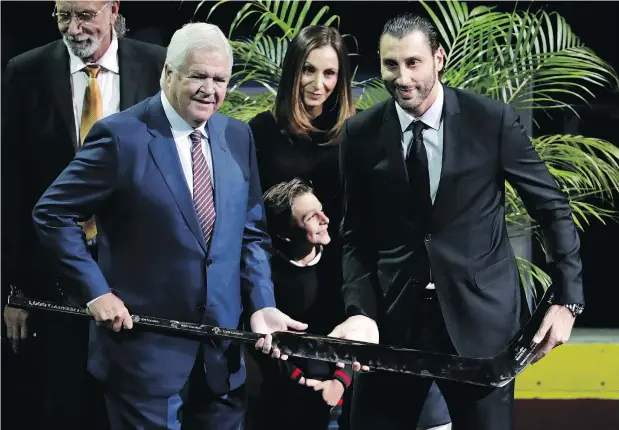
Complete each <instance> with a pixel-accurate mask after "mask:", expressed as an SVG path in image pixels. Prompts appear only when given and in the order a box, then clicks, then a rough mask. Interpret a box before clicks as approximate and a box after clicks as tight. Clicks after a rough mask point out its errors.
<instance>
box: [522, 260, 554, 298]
mask: <svg viewBox="0 0 619 430" xmlns="http://www.w3.org/2000/svg"><path fill="white" fill-rule="evenodd" d="M516 262H517V263H518V272H519V274H520V283H521V285H523V286H524V287H525V292H526V293H527V295H529V294H532V295H533V296H534V297H533V299H537V292H538V290H540V289H541V291H546V290H547V289H548V287H550V285H551V284H552V280H551V279H550V276H548V274H547V273H546V272H544V271H543V270H542V269H540V268H539V267H538V266H536V265H535V264H533V263H531V262H530V261H529V260H527V259H525V258H522V257H516ZM538 287H539V288H538Z"/></svg>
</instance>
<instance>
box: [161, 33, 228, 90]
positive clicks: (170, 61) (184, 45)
mask: <svg viewBox="0 0 619 430" xmlns="http://www.w3.org/2000/svg"><path fill="white" fill-rule="evenodd" d="M194 49H207V50H211V51H222V50H223V51H225V52H226V53H227V54H228V57H229V58H230V70H232V64H233V56H232V47H231V46H230V42H228V39H227V38H226V36H225V35H224V34H223V32H222V31H221V30H220V29H219V27H217V26H216V25H214V24H208V23H205V22H194V23H189V24H185V25H184V26H183V27H181V28H180V29H178V30H176V31H175V32H174V35H173V36H172V39H171V40H170V44H169V45H168V51H167V54H166V59H165V63H166V65H168V66H169V67H170V68H172V69H173V70H178V69H179V68H180V67H181V66H182V65H183V63H184V62H185V60H186V59H187V55H189V53H190V52H191V51H193V50H194ZM164 81H165V68H164V70H163V71H162V74H161V82H160V83H161V86H162V87H163V85H164Z"/></svg>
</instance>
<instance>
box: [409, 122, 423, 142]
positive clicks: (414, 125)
mask: <svg viewBox="0 0 619 430" xmlns="http://www.w3.org/2000/svg"><path fill="white" fill-rule="evenodd" d="M426 128H427V126H426V124H425V123H424V122H423V121H421V120H415V121H413V122H411V123H410V125H409V126H408V129H409V130H410V131H412V132H413V139H419V137H421V134H422V133H423V131H424V130H425V129H426Z"/></svg>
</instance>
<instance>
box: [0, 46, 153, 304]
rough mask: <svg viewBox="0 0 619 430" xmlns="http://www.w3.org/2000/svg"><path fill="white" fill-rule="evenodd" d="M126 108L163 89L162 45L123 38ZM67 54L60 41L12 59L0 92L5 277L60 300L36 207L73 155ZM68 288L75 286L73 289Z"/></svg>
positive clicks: (122, 104)
mask: <svg viewBox="0 0 619 430" xmlns="http://www.w3.org/2000/svg"><path fill="white" fill-rule="evenodd" d="M118 60H119V71H120V108H121V110H124V109H127V108H128V107H130V106H132V105H134V104H136V103H138V102H140V101H142V100H144V99H145V98H147V97H149V96H152V95H153V94H155V93H156V92H157V91H158V90H159V78H160V76H161V70H162V68H163V64H164V61H165V48H163V47H161V46H157V45H152V44H149V43H144V42H139V41H135V40H131V39H120V40H119V43H118ZM76 148H77V138H76V135H75V122H74V114H73V100H72V95H71V80H70V71H69V53H68V52H67V48H66V46H65V44H64V43H63V42H62V40H58V41H55V42H52V43H50V44H47V45H45V46H41V47H38V48H36V49H33V50H31V51H28V52H25V53H23V54H21V55H18V56H17V57H15V58H12V59H11V60H10V61H9V63H8V65H7V68H6V71H5V73H4V75H3V90H2V275H3V279H2V280H3V287H6V286H7V285H8V284H14V285H17V286H18V287H20V288H21V289H23V290H24V291H25V292H26V293H27V294H28V295H30V296H35V297H39V298H53V299H58V294H57V290H56V287H55V285H57V284H58V283H59V284H60V285H62V287H63V288H64V289H68V290H71V289H72V288H71V286H70V285H68V283H67V282H66V279H59V278H58V273H57V270H56V269H55V268H54V267H53V263H52V261H53V259H52V258H50V255H49V254H48V253H47V252H46V251H45V250H44V249H43V248H42V247H41V245H40V242H39V239H38V238H37V236H36V234H35V231H34V228H33V224H32V216H31V214H32V209H33V207H34V205H35V203H36V202H37V200H38V199H39V197H41V195H42V194H43V192H44V191H45V190H46V189H47V187H49V186H50V185H51V183H52V182H53V181H54V179H56V177H57V176H58V175H59V174H60V172H62V170H63V169H64V168H65V167H66V166H67V165H68V164H69V162H70V161H71V160H72V159H73V157H74V156H75V151H76ZM68 292H70V291H68Z"/></svg>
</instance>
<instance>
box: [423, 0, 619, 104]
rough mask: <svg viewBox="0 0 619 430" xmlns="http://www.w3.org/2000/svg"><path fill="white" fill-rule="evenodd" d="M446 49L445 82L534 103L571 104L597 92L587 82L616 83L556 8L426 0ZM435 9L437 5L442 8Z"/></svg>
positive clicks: (514, 101)
mask: <svg viewBox="0 0 619 430" xmlns="http://www.w3.org/2000/svg"><path fill="white" fill-rule="evenodd" d="M421 3H422V5H423V6H424V8H425V9H426V11H427V12H428V14H429V15H430V17H431V18H432V20H433V21H434V23H435V25H436V26H437V28H438V30H439V32H440V34H441V37H442V39H443V40H444V46H445V49H446V51H447V64H446V71H445V74H444V78H443V80H444V82H445V83H447V84H448V85H450V86H452V87H456V88H467V89H469V90H472V91H475V92H478V93H480V94H484V95H487V96H489V97H492V98H494V99H498V100H502V101H504V102H506V103H510V104H512V105H513V106H514V107H516V108H519V107H526V108H530V109H540V108H541V109H553V108H571V102H572V101H574V100H578V101H584V102H586V101H587V100H589V99H591V98H592V97H593V92H592V91H591V90H590V89H589V88H588V86H591V85H593V86H598V87H616V86H617V85H619V78H618V77H617V74H616V72H615V71H614V69H613V68H612V66H610V65H609V64H608V63H607V62H606V61H604V60H602V59H601V58H599V57H598V56H597V55H595V53H594V52H593V51H591V50H590V49H589V48H587V47H586V46H585V45H584V43H583V42H582V41H581V40H580V39H579V38H578V37H577V36H576V35H575V34H574V33H573V32H572V29H571V27H570V26H569V25H568V24H567V22H566V21H565V19H564V18H563V17H561V16H560V15H559V14H556V13H547V12H545V11H543V10H542V11H539V12H536V13H532V12H530V11H524V12H518V11H514V12H512V13H499V12H494V11H493V9H492V8H489V7H486V6H479V7H476V8H474V9H473V10H472V11H471V12H469V11H468V8H467V7H466V5H465V4H464V3H459V2H452V1H450V2H446V6H445V5H444V4H445V2H440V1H439V2H436V3H432V6H430V5H428V4H427V3H425V2H423V1H422V2H421ZM434 9H438V11H439V13H440V15H441V16H440V17H439V14H437V13H436V12H435V10H434Z"/></svg>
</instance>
